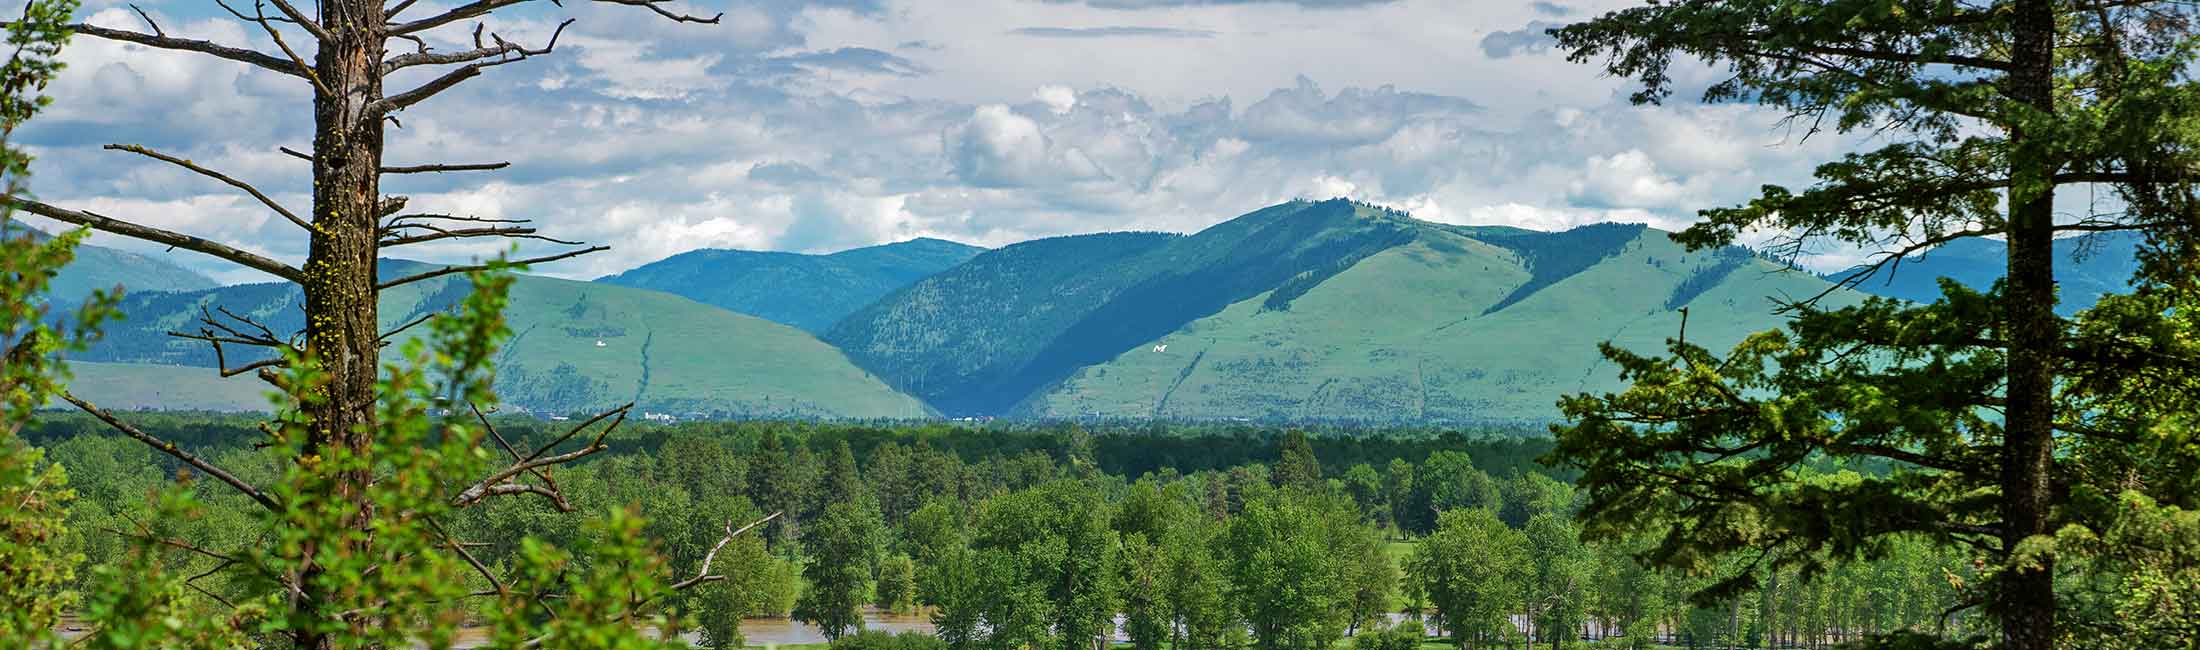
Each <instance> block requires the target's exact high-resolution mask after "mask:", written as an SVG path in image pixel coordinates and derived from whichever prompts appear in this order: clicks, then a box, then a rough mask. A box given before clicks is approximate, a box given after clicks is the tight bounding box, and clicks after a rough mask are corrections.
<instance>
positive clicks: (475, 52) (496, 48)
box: [382, 18, 574, 74]
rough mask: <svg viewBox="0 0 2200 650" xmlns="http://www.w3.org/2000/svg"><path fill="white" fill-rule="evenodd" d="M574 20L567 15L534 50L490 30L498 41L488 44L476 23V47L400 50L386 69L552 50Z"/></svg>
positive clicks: (525, 56) (492, 36)
mask: <svg viewBox="0 0 2200 650" xmlns="http://www.w3.org/2000/svg"><path fill="white" fill-rule="evenodd" d="M573 20H574V19H572V18H567V19H565V22H561V23H558V28H557V29H556V30H554V31H552V32H551V33H550V42H549V44H547V45H544V46H542V47H541V48H538V49H532V50H530V49H527V48H526V47H523V46H521V45H520V44H518V43H514V42H511V41H507V40H504V39H503V38H501V37H498V36H497V35H495V34H490V35H489V38H490V39H491V40H493V41H495V42H496V44H495V45H484V44H483V43H482V42H481V33H482V32H481V26H479V25H476V26H475V27H474V49H471V50H465V51H462V52H445V53H440V54H438V53H434V52H428V51H425V50H422V51H420V52H415V53H412V54H400V55H397V56H394V57H390V59H389V60H387V61H383V62H382V73H383V74H389V73H391V72H395V71H397V70H401V69H404V68H409V67H412V66H416V65H446V64H451V63H467V62H470V61H479V60H482V59H487V58H491V57H502V56H508V55H517V56H518V57H519V58H521V59H524V58H527V57H530V56H538V55H543V54H549V53H550V51H551V50H553V49H556V48H557V45H558V36H560V35H563V34H564V33H565V28H566V27H568V26H570V25H572V24H573ZM513 60H517V59H513Z"/></svg>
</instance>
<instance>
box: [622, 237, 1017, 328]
mask: <svg viewBox="0 0 2200 650" xmlns="http://www.w3.org/2000/svg"><path fill="white" fill-rule="evenodd" d="M984 251H985V249H983V248H978V247H975V246H965V245H963V244H958V243H955V242H951V241H946V240H940V239H914V240H910V241H905V242H900V243H895V244H886V245H884V246H872V247H868V248H858V249H854V250H847V251H841V252H838V253H833V254H831V255H802V254H798V253H771V252H758V251H742V250H715V249H714V250H698V251H690V252H686V253H681V254H679V255H674V256H672V257H668V258H665V259H662V260H658V261H656V262H652V263H649V264H646V265H643V266H641V267H638V268H635V269H633V270H631V271H627V272H625V273H620V274H617V275H611V276H605V277H602V278H598V279H597V280H596V281H597V282H603V283H608V284H616V285H621V286H628V287H638V288H643V289H654V290H657V291H663V292H665V293H670V294H674V295H678V296H685V297H687V298H689V299H692V300H695V301H696V302H701V303H704V304H709V305H716V306H719V307H722V308H725V309H727V310H731V311H735V312H739V313H743V314H748V315H751V316H755V317H758V318H762V319H765V320H769V321H772V322H776V323H784V324H787V325H793V326H795V327H799V328H802V329H804V330H807V331H810V332H822V331H824V330H825V328H828V327H831V326H832V324H833V323H836V322H839V321H840V319H842V318H844V317H846V316H847V315H848V314H850V313H853V312H855V311H856V310H857V309H860V308H862V307H863V306H864V305H868V304H871V303H872V302H873V301H876V300H878V299H879V298H880V297H882V296H885V295H886V294H888V293H891V292H893V291H894V290H895V289H900V288H902V287H906V286H909V284H910V283H913V282H916V281H917V280H920V279H923V278H924V277H925V276H928V275H932V274H934V273H938V272H940V271H944V270H947V269H948V268H949V267H952V266H954V265H957V264H961V263H963V262H964V261H967V260H969V259H970V258H972V257H975V256H977V254H978V253H981V252H984Z"/></svg>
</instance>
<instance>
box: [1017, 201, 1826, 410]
mask: <svg viewBox="0 0 2200 650" xmlns="http://www.w3.org/2000/svg"><path fill="white" fill-rule="evenodd" d="M1584 231H1587V232H1584ZM1470 235H1478V236H1479V237H1476V236H1470ZM1824 286H1825V283H1824V281H1822V280H1820V279H1818V278H1816V277H1813V276H1810V275H1808V274H1805V273H1797V272H1785V271H1781V270H1780V269H1779V267H1777V266H1775V265H1773V264H1770V263H1768V262H1764V261H1762V260H1758V259H1756V258H1754V257H1753V256H1750V255H1748V254H1747V253H1746V252H1743V251H1739V250H1738V249H1730V250H1727V251H1716V252H1713V251H1706V252H1700V253H1687V252H1685V251H1684V250H1682V249H1681V248H1680V247H1679V246H1677V245H1675V244H1673V243H1672V242H1671V241H1670V240H1669V239H1667V238H1666V236H1665V234H1664V233H1662V232H1660V231H1656V230H1648V229H1645V228H1642V227H1639V226H1617V225H1601V226H1592V227H1590V228H1586V229H1582V230H1577V231H1572V232H1569V233H1543V234H1523V233H1520V232H1518V231H1513V232H1503V231H1491V230H1489V229H1460V228H1446V227H1441V226H1433V225H1431V226H1428V227H1426V228H1423V229H1421V230H1420V231H1419V235H1418V236H1417V237H1416V238H1415V240H1414V241H1413V242H1411V243H1409V244H1406V245H1403V246H1399V247H1396V248H1392V249H1389V250H1386V251H1383V252H1381V253H1378V254H1376V255H1373V256H1371V257H1369V258H1367V259H1366V260H1364V261H1361V262H1360V263H1359V264H1356V265H1354V266H1353V267H1352V268H1350V269H1348V270H1346V271H1344V272H1342V273H1338V274H1336V276H1335V277H1333V278H1330V279H1329V280H1328V281H1327V282H1323V283H1321V284H1320V285H1319V286H1316V287H1314V288H1312V289H1311V290H1309V291H1306V292H1305V293H1304V295H1302V296H1299V297H1298V298H1296V299H1295V300H1293V301H1292V307H1291V309H1289V310H1287V311H1279V310H1274V309H1267V308H1265V304H1264V301H1265V300H1266V297H1265V296H1262V297H1256V298H1251V299H1247V300H1243V301H1240V302H1238V303H1236V304H1233V305H1230V306H1229V308H1227V309H1225V310H1223V311H1222V312H1221V313H1218V314H1215V315H1212V316H1208V317H1204V318H1200V319H1197V320H1194V321H1192V322H1190V323H1188V324H1185V325H1184V326H1182V327H1180V328H1178V329H1176V330H1175V331H1172V332H1170V333H1168V334H1167V335H1164V336H1159V337H1155V338H1153V339H1151V340H1149V341H1145V342H1141V343H1140V344H1138V345H1136V346H1133V347H1130V348H1128V349H1126V350H1124V351H1121V352H1119V353H1117V354H1116V355H1114V357H1113V358H1112V359H1110V360H1108V361H1107V362H1106V363H1101V364H1098V365H1094V366H1091V367H1087V368H1083V369H1081V370H1079V371H1077V372H1076V373H1075V374H1074V375H1072V376H1070V377H1069V378H1068V379H1066V380H1064V381H1062V382H1060V383H1058V384H1056V385H1054V386H1052V387H1050V388H1049V389H1048V390H1046V391H1043V392H1041V393H1039V394H1037V395H1034V396H1033V397H1031V398H1030V399H1029V400H1027V401H1026V402H1025V403H1024V404H1022V405H1021V406H1020V407H1019V408H1018V409H1017V412H1018V413H1019V414H1023V415H1035V416H1048V417H1089V416H1110V417H1116V416H1155V417H1171V418H1191V419H1216V418H1253V419H1291V420H1309V419H1318V420H1346V421H1362V422H1368V421H1378V422H1379V421H1399V422H1409V421H1418V422H1458V423H1469V422H1479V423H1491V422H1521V421H1527V422H1533V421H1545V420H1549V419H1551V418H1553V417H1555V416H1556V415H1557V410H1556V408H1555V406H1554V405H1555V402H1556V401H1557V399H1558V397H1559V396H1560V395H1562V394H1565V393H1572V392H1581V391H1607V390H1617V389H1619V388H1620V387H1621V385H1620V382H1619V380H1618V375H1617V374H1616V372H1615V369H1614V368H1613V367H1612V366H1610V365H1609V364H1606V363H1604V362H1603V360H1602V359H1601V357H1600V356H1599V355H1598V354H1597V350H1596V346H1597V344H1598V343H1600V342H1603V341H1607V340H1610V341H1614V342H1616V343H1618V344H1619V345H1622V346H1625V347H1629V348H1633V349H1638V350H1653V351H1654V350H1658V349H1660V348H1661V347H1662V345H1663V342H1664V340H1665V339H1666V338H1668V337H1671V336H1674V335H1675V334H1677V333H1678V332H1679V327H1680V316H1679V314H1678V313H1676V312H1675V311H1674V309H1675V308H1678V307H1684V306H1685V307H1687V308H1688V309H1689V311H1690V319H1689V325H1688V338H1689V340H1691V341H1697V342H1701V343H1708V344H1711V345H1713V346H1714V348H1715V349H1716V348H1718V347H1723V346H1727V345H1731V344H1733V343H1735V342H1738V341H1739V340H1740V339H1741V337H1742V336H1744V335H1746V334H1748V333H1750V332H1754V331H1758V330H1763V329H1768V328H1771V327H1774V326H1777V325H1778V323H1779V320H1778V319H1777V318H1776V317H1774V316H1773V315H1772V313H1771V312H1772V310H1773V307H1774V306H1773V304H1772V303H1771V301H1770V300H1768V299H1767V297H1768V296H1783V295H1785V296H1789V297H1801V296H1807V295H1811V294H1813V293H1815V292H1816V291H1818V290H1819V289H1821V288H1823V287H1824ZM1858 299H1860V298H1859V296H1857V295H1856V294H1853V293H1848V292H1843V293H1841V294H1838V295H1836V296H1834V297H1833V298H1832V300H1833V302H1832V303H1829V304H1841V303H1845V302H1852V301H1855V300H1858Z"/></svg>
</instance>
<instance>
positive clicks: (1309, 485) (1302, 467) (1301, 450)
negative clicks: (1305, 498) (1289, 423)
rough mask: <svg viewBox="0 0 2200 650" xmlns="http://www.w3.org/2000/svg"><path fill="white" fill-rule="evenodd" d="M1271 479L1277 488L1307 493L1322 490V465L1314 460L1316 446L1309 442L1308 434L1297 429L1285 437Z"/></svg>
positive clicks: (1270, 475)
mask: <svg viewBox="0 0 2200 650" xmlns="http://www.w3.org/2000/svg"><path fill="white" fill-rule="evenodd" d="M1269 478H1270V479H1271V480H1274V481H1275V482H1276V487H1279V488H1292V489H1298V490H1306V491H1320V490H1321V489H1322V464H1321V461H1320V460H1318V459H1316V458H1314V446H1313V444H1311V443H1309V442H1307V440H1306V433H1305V432H1303V431H1299V430H1296V429H1293V430H1291V432H1289V433H1286V434H1284V435H1283V443H1282V444H1281V445H1280V447H1279V450H1278V453H1277V458H1276V468H1275V470H1274V471H1272V472H1270V474H1269Z"/></svg>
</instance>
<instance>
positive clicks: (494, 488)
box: [451, 403, 634, 508]
mask: <svg viewBox="0 0 2200 650" xmlns="http://www.w3.org/2000/svg"><path fill="white" fill-rule="evenodd" d="M633 409H634V405H633V404H632V403H628V404H627V405H625V406H621V407H619V408H615V409H612V410H609V411H604V412H602V413H598V414H596V416H595V417H591V418H588V419H587V420H586V421H583V422H581V423H580V424H577V425H574V426H573V428H572V429H570V430H567V431H566V432H565V435H562V436H558V439H557V440H553V441H551V442H550V444H548V445H544V446H543V447H542V448H541V449H537V450H535V451H534V453H531V454H528V455H526V456H525V457H522V458H520V459H519V460H517V461H516V462H513V463H512V464H511V466H509V467H505V468H504V469H501V470H498V471H497V472H496V473H493V474H490V475H489V476H488V477H486V478H483V479H481V480H480V481H476V482H474V484H473V485H472V486H471V487H468V488H466V489H465V490H462V491H460V492H459V494H458V496H457V497H456V498H454V499H452V500H451V506H452V507H454V508H464V507H467V506H471V505H473V504H476V503H480V502H481V500H482V499H486V498H489V497H492V496H496V495H500V494H522V493H535V494H542V495H544V496H546V497H549V498H551V499H552V500H553V501H555V502H558V503H561V504H562V503H563V502H564V501H565V498H564V497H563V496H562V495H561V494H559V493H558V492H556V491H554V490H548V489H547V488H537V489H528V488H529V486H526V485H525V484H522V483H515V482H512V479H513V478H515V477H517V476H519V475H520V474H523V473H528V472H533V471H535V470H538V469H541V468H544V467H551V466H554V465H562V464H565V463H570V462H573V461H576V460H580V459H582V458H586V457H588V456H590V455H593V454H595V453H597V452H600V451H603V450H605V449H609V448H610V447H608V446H606V445H604V444H603V439H604V437H605V436H608V435H611V432H612V431H616V430H618V428H619V425H620V424H623V423H625V422H626V415H627V412H629V411H632V410H633ZM475 415H476V416H477V417H478V416H480V412H479V411H476V412H475ZM613 416H616V419H612V420H611V423H610V424H609V425H606V426H604V428H603V430H602V431H599V432H597V433H596V437H595V439H593V440H590V441H589V442H588V445H587V446H584V447H581V448H580V449H577V450H574V451H570V452H566V453H562V454H557V455H554V456H544V455H543V454H544V453H545V452H548V451H550V450H552V449H556V448H558V446H559V445H562V444H565V441H567V440H571V439H573V436H575V435H578V434H579V433H580V432H582V431H584V430H587V429H588V427H590V426H594V425H595V424H596V423H598V422H602V421H604V420H605V419H607V418H613ZM483 421H484V422H486V421H487V418H483ZM498 442H499V443H502V442H503V436H501V435H500V436H498Z"/></svg>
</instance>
